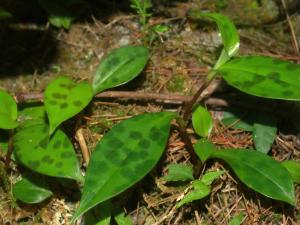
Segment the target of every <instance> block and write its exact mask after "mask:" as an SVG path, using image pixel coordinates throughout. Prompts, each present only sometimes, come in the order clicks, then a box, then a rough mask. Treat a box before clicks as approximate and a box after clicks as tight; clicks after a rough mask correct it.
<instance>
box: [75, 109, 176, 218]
mask: <svg viewBox="0 0 300 225" xmlns="http://www.w3.org/2000/svg"><path fill="white" fill-rule="evenodd" d="M176 116H177V114H175V113H170V112H160V113H148V114H143V115H139V116H135V117H133V118H131V119H128V120H125V121H122V122H120V123H119V124H117V125H116V126H114V127H113V128H112V129H111V130H110V131H109V132H108V133H107V134H106V135H105V136H104V137H103V138H102V139H101V140H100V142H99V143H98V144H97V146H96V149H95V150H94V152H93V154H92V156H91V160H90V163H89V166H88V169H87V173H86V179H85V184H84V187H83V192H82V197H81V201H80V206H79V208H78V209H77V211H76V212H75V214H74V216H73V221H74V220H76V219H77V218H78V217H79V216H80V215H81V214H83V213H84V212H86V211H87V210H89V209H90V208H92V207H93V206H95V205H97V204H98V203H101V202H103V201H105V200H107V199H110V198H112V197H114V196H116V195H117V194H119V193H121V192H122V191H124V190H126V189H127V188H129V187H130V186H132V185H133V184H135V183H136V182H138V181H139V180H141V179H142V178H143V177H144V176H145V175H146V174H147V173H149V172H150V170H151V169H152V168H153V167H154V166H155V164H156V163H157V162H158V160H159V158H160V156H161V155H162V153H163V151H164V148H165V146H166V143H167V141H168V137H169V129H170V122H171V120H172V119H173V118H175V117H176Z"/></svg>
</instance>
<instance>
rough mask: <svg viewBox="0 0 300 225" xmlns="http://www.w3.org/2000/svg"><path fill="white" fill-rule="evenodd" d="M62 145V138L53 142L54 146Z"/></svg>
mask: <svg viewBox="0 0 300 225" xmlns="http://www.w3.org/2000/svg"><path fill="white" fill-rule="evenodd" d="M60 146H61V141H60V140H57V141H55V142H54V144H53V148H59V147H60Z"/></svg>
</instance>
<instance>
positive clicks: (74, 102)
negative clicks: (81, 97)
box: [73, 101, 82, 107]
mask: <svg viewBox="0 0 300 225" xmlns="http://www.w3.org/2000/svg"><path fill="white" fill-rule="evenodd" d="M73 105H74V106H75V107H80V106H82V102H81V101H73Z"/></svg>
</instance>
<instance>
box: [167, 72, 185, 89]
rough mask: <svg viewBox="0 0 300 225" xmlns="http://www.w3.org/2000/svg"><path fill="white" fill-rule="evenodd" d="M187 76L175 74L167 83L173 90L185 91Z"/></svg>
mask: <svg viewBox="0 0 300 225" xmlns="http://www.w3.org/2000/svg"><path fill="white" fill-rule="evenodd" d="M184 84H185V78H184V77H183V76H180V75H175V76H174V77H173V78H172V79H171V80H169V82H168V83H167V89H168V91H171V92H183V91H184V86H185V85H184Z"/></svg>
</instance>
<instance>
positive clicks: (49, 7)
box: [39, 0, 82, 29]
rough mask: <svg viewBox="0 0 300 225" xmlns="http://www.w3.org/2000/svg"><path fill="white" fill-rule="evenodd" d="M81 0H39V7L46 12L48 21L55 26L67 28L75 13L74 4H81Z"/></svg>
mask: <svg viewBox="0 0 300 225" xmlns="http://www.w3.org/2000/svg"><path fill="white" fill-rule="evenodd" d="M81 3H82V1H81V0H72V1H66V0H64V1H60V0H39V4H40V5H41V7H42V8H43V9H44V10H45V11H46V12H47V13H48V15H49V18H48V19H49V22H50V23H51V24H52V25H53V26H55V27H63V28H66V29H69V28H70V26H71V24H72V22H73V21H74V20H75V19H76V17H77V15H76V13H74V7H72V5H74V4H81Z"/></svg>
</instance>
